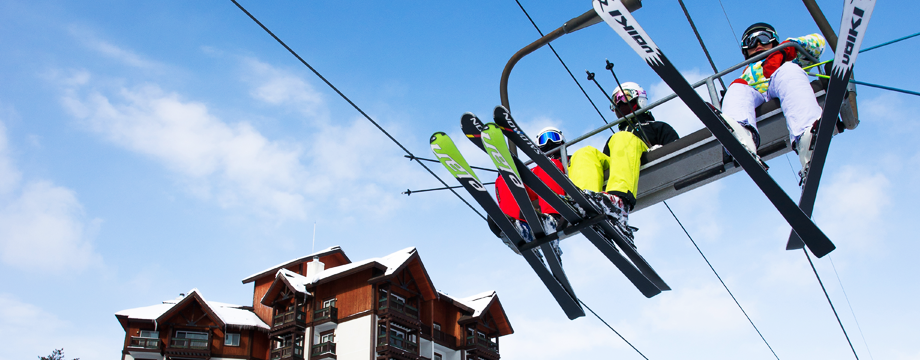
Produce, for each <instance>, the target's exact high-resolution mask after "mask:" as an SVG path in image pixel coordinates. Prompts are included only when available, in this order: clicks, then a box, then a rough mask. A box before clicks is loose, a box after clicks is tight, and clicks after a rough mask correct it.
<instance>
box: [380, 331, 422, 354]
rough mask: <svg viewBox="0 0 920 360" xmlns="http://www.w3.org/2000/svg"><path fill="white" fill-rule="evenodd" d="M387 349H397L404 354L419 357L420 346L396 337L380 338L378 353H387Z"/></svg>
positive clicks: (382, 336) (383, 336)
mask: <svg viewBox="0 0 920 360" xmlns="http://www.w3.org/2000/svg"><path fill="white" fill-rule="evenodd" d="M387 347H389V348H390V349H393V348H395V349H397V350H398V351H399V352H402V353H407V354H412V355H415V356H418V344H416V343H414V342H411V341H408V340H406V339H403V338H398V337H395V336H386V335H381V336H378V337H377V352H385V351H387V350H388V349H387Z"/></svg>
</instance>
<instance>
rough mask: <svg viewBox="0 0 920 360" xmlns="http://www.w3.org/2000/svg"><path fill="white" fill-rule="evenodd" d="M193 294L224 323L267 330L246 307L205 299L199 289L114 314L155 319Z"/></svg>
mask: <svg viewBox="0 0 920 360" xmlns="http://www.w3.org/2000/svg"><path fill="white" fill-rule="evenodd" d="M193 295H197V297H198V298H199V299H201V301H202V302H204V304H205V305H206V306H207V307H208V308H210V309H211V311H213V312H214V314H215V315H217V317H218V318H220V321H222V322H223V323H224V324H227V325H234V326H247V327H256V328H260V329H264V330H269V326H268V325H267V324H265V322H264V321H262V319H259V317H258V316H256V314H255V313H253V312H252V311H251V310H249V309H247V308H246V307H244V306H241V305H233V304H227V303H222V302H216V301H207V300H205V298H204V296H202V295H201V291H199V290H198V289H192V290H190V291H189V292H188V295H186V296H184V297H178V298H176V299H172V300H165V301H163V303H162V304H157V305H152V306H145V307H140V308H134V309H127V310H122V311H119V312H117V313H115V316H124V317H127V318H128V319H133V320H151V321H156V320H157V319H159V318H160V317H161V316H163V314H165V313H166V312H168V311H169V310H170V309H172V308H173V307H175V306H176V305H178V304H180V303H182V302H183V301H186V300H187V299H189V298H191V297H193Z"/></svg>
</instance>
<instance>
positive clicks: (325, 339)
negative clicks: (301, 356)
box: [319, 331, 335, 344]
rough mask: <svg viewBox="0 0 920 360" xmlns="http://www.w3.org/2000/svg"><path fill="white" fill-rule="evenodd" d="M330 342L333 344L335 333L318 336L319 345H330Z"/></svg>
mask: <svg viewBox="0 0 920 360" xmlns="http://www.w3.org/2000/svg"><path fill="white" fill-rule="evenodd" d="M331 342H335V333H334V332H332V331H329V332H328V333H322V334H319V343H320V344H323V343H331Z"/></svg>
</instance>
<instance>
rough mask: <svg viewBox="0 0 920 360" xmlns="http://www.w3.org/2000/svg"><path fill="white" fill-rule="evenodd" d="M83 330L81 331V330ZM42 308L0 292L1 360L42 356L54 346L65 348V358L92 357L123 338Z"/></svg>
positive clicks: (115, 346)
mask: <svg viewBox="0 0 920 360" xmlns="http://www.w3.org/2000/svg"><path fill="white" fill-rule="evenodd" d="M81 330H82V331H81ZM85 330H88V329H85V328H81V329H76V328H75V326H74V325H73V324H72V323H70V322H68V321H65V320H62V319H60V318H59V317H57V316H56V315H54V314H52V313H50V312H48V311H45V310H44V309H42V308H40V307H38V306H35V305H33V304H29V303H26V302H23V301H21V300H18V299H16V298H15V297H13V296H11V295H9V294H2V293H0V336H2V337H3V341H4V343H5V344H7V345H10V344H15V346H2V347H0V360H13V359H24V358H35V357H37V356H45V355H48V354H50V353H51V351H53V350H54V349H60V348H63V349H64V355H65V357H66V358H68V359H74V358H84V359H95V358H101V357H103V355H104V354H105V355H107V354H109V353H112V351H110V350H111V349H118V348H120V346H121V345H120V343H121V342H122V339H123V338H112V337H106V336H102V335H99V334H98V333H93V332H91V331H90V332H87V331H85Z"/></svg>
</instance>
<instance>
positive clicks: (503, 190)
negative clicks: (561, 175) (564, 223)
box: [495, 159, 565, 221]
mask: <svg viewBox="0 0 920 360" xmlns="http://www.w3.org/2000/svg"><path fill="white" fill-rule="evenodd" d="M550 160H552V161H553V164H555V165H556V167H557V168H559V170H562V171H563V172H565V168H563V167H562V161H560V160H559V159H550ZM533 173H534V175H536V176H537V177H539V178H540V180H543V183H545V184H546V185H547V186H549V188H550V189H552V190H553V191H554V192H556V193H557V194H559V195H564V194H565V192H564V191H562V187H561V186H559V184H557V183H556V182H555V181H553V179H551V178H550V177H549V174H547V173H546V172H545V171H543V169H542V168H540V167H539V166H538V167H536V168H533ZM525 187H526V188H527V196H528V198H529V200H530V201H534V200H537V199H540V211H539V212H540V213H543V214H558V213H559V212H558V211H556V210H555V209H553V207H552V206H549V204H548V203H546V201H545V200H543V199H542V198H539V197H538V196H537V194H536V193H534V192H533V190H530V187H527V186H525ZM495 198H496V200H498V206H499V207H500V208H501V209H502V212H503V213H505V215H508V216H510V217H512V218H515V219H517V220H521V221H525V220H524V217H523V216H521V208H520V207H518V204H517V202H515V201H514V196H513V195H511V189H508V184H506V183H505V179H503V178H502V177H501V175H499V176H498V179H496V180H495Z"/></svg>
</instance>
